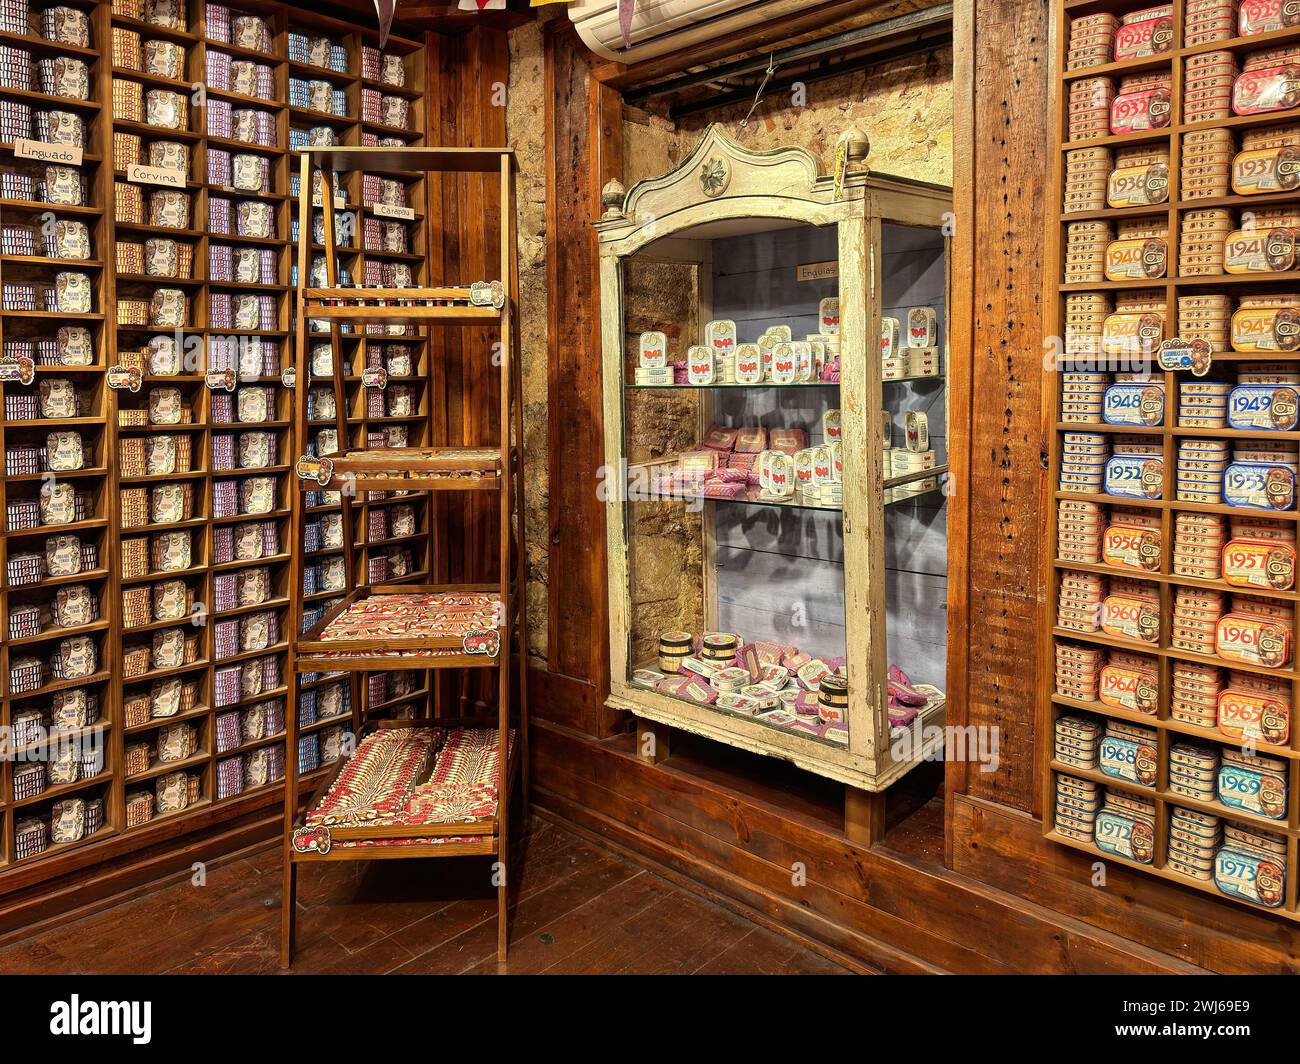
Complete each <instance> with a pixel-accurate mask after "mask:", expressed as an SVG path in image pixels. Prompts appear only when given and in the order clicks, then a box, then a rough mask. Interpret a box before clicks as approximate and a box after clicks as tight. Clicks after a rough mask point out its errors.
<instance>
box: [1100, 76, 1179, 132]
mask: <svg viewBox="0 0 1300 1064" xmlns="http://www.w3.org/2000/svg"><path fill="white" fill-rule="evenodd" d="M1171 101H1172V97H1171V96H1170V93H1169V90H1168V89H1166V88H1163V87H1158V88H1153V89H1136V90H1134V91H1133V92H1121V93H1120V94H1119V95H1118V96H1116V97H1115V99H1114V100H1113V101H1112V102H1111V105H1110V131H1111V133H1114V134H1117V135H1118V134H1120V133H1140V132H1142V131H1143V130H1147V129H1163V128H1164V127H1165V126H1167V125H1169V118H1170V113H1171V110H1172V108H1171Z"/></svg>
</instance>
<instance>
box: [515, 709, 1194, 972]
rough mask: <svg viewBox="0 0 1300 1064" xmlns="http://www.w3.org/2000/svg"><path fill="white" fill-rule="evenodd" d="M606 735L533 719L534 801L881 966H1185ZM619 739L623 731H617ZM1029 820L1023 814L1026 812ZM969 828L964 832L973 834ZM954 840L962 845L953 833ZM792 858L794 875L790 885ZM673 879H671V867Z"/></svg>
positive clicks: (708, 889) (1165, 953)
mask: <svg viewBox="0 0 1300 1064" xmlns="http://www.w3.org/2000/svg"><path fill="white" fill-rule="evenodd" d="M619 745H620V744H619V742H618V741H617V740H614V741H607V742H598V741H596V740H593V739H591V738H590V737H589V736H586V735H582V734H579V733H575V732H573V731H571V730H568V729H564V728H560V727H557V726H555V725H552V724H546V723H538V724H537V725H536V726H535V727H534V729H533V740H532V746H533V751H534V760H535V766H534V771H533V778H534V780H535V781H536V785H535V788H534V794H533V800H534V806H535V808H536V809H538V810H539V811H540V812H543V813H545V814H548V815H550V816H552V817H555V818H557V819H558V820H559V821H560V822H562V823H565V824H567V825H569V826H572V827H575V828H578V829H581V830H583V831H584V832H586V833H588V834H589V835H590V836H591V837H593V838H594V839H596V840H598V841H600V842H602V843H604V844H606V845H612V846H614V847H616V848H621V849H623V850H625V851H627V852H629V853H630V854H632V855H635V856H636V857H637V858H638V859H641V860H646V861H649V862H652V863H653V864H654V865H656V866H657V867H659V868H662V869H667V870H668V871H670V872H672V873H673V874H674V875H675V876H677V877H681V878H682V879H686V880H690V881H691V882H693V883H694V884H695V885H696V889H699V890H702V891H703V892H704V893H705V894H706V896H709V897H713V898H715V899H718V900H721V899H724V898H725V899H728V900H729V903H730V904H732V905H733V907H737V911H741V912H744V913H745V914H746V915H748V916H751V917H753V918H755V919H761V920H762V921H763V922H764V923H767V924H768V925H769V926H772V927H774V928H776V929H778V930H782V931H784V932H786V933H793V934H794V935H796V936H800V937H802V938H803V939H805V940H808V941H816V942H818V943H820V944H821V946H822V948H823V949H827V950H830V951H832V952H829V953H827V956H836V955H838V956H842V957H848V958H853V959H855V960H856V961H857V962H858V966H859V967H861V968H871V969H878V970H881V971H886V972H920V971H926V972H933V971H946V972H961V973H989V974H993V973H1001V974H1012V973H1033V974H1057V973H1078V974H1084V973H1095V974H1101V973H1107V974H1113V973H1142V974H1164V973H1168V974H1190V973H1194V972H1204V971H1205V970H1206V969H1205V968H1204V967H1200V966H1197V965H1195V964H1193V963H1191V962H1189V961H1188V960H1187V959H1186V958H1184V957H1182V956H1179V955H1178V954H1177V952H1176V951H1175V950H1174V949H1173V948H1172V947H1173V946H1174V945H1176V944H1175V943H1173V942H1172V941H1171V942H1170V943H1169V945H1168V947H1166V948H1163V949H1161V948H1155V947H1154V946H1152V945H1151V944H1150V943H1146V942H1141V941H1138V942H1134V941H1130V940H1129V939H1128V938H1127V936H1126V935H1125V934H1124V932H1123V930H1122V929H1121V928H1118V927H1116V928H1107V927H1100V926H1094V925H1092V924H1089V923H1087V922H1085V921H1084V920H1081V919H1077V918H1075V916H1073V915H1069V914H1067V913H1066V912H1061V911H1053V910H1052V909H1050V908H1047V907H1046V906H1045V905H1042V904H1038V903H1037V902H1036V901H1035V900H1033V899H1032V898H1028V897H1025V896H1018V895H1017V894H1014V893H1010V892H1007V891H1004V890H1000V889H998V888H997V887H996V886H991V885H989V884H988V883H986V882H980V881H979V880H978V879H976V878H973V877H971V876H969V875H964V874H962V873H961V871H960V870H959V871H950V870H948V869H945V868H943V867H941V866H939V865H937V864H929V863H923V862H918V861H914V860H912V859H910V858H908V857H907V856H905V855H903V854H901V853H896V852H893V851H891V850H890V849H889V846H888V842H886V844H885V845H884V846H881V847H874V848H863V847H859V846H855V845H853V844H852V843H851V842H849V841H848V840H847V839H846V838H845V837H844V835H843V832H842V831H839V832H837V831H835V830H833V829H831V828H828V827H827V826H826V825H825V824H820V823H817V822H816V821H815V820H812V819H811V818H807V817H802V816H800V815H799V814H798V813H797V812H791V813H783V812H782V811H781V810H780V809H778V808H776V807H774V806H772V805H771V804H770V803H764V802H763V801H761V800H759V799H756V798H754V797H753V796H751V795H747V794H745V793H743V792H742V791H740V790H735V789H729V788H728V787H727V786H726V785H725V783H723V782H720V781H719V780H717V779H706V778H703V777H701V776H698V775H692V774H689V773H687V772H684V771H682V770H681V769H679V768H675V767H674V765H673V760H672V759H671V758H670V759H669V760H668V761H667V762H664V763H663V764H659V765H648V764H645V763H644V762H642V761H640V760H639V759H637V758H636V757H635V756H634V754H633V753H632V752H631V751H624V750H620V749H619ZM623 745H625V744H623ZM1031 824H1032V822H1031ZM968 841H971V842H972V844H973V841H974V840H968ZM957 845H958V847H961V846H962V845H963V842H962V840H961V839H960V838H959V839H958V840H957ZM792 868H796V869H797V871H798V872H799V874H800V876H801V877H802V882H801V883H800V884H799V885H797V886H796V885H794V883H793V880H792V872H791V870H792ZM679 881H680V880H679Z"/></svg>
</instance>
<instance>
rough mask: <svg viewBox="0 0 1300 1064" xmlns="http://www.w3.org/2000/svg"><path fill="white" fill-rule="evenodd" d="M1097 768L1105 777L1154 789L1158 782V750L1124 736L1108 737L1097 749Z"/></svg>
mask: <svg viewBox="0 0 1300 1064" xmlns="http://www.w3.org/2000/svg"><path fill="white" fill-rule="evenodd" d="M1097 766H1098V768H1099V769H1100V770H1101V773H1102V775H1103V776H1110V777H1111V778H1112V779H1117V780H1127V781H1128V782H1129V783H1136V784H1137V785H1139V786H1141V787H1152V786H1154V785H1155V782H1156V748H1155V747H1154V746H1151V745H1149V744H1147V743H1142V742H1138V741H1136V740H1134V739H1126V738H1124V737H1123V736H1119V735H1107V736H1104V737H1103V738H1102V740H1101V743H1100V744H1099V746H1098V748H1097Z"/></svg>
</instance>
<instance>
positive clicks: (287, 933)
mask: <svg viewBox="0 0 1300 1064" xmlns="http://www.w3.org/2000/svg"><path fill="white" fill-rule="evenodd" d="M280 906H281V913H280V967H281V968H288V967H289V965H291V964H292V963H293V947H294V938H295V937H296V935H297V932H298V866H297V865H296V864H294V862H293V859H292V858H291V857H290V856H289V855H288V853H286V854H285V855H284V883H283V886H282V889H281V891H280Z"/></svg>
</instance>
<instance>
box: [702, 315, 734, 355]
mask: <svg viewBox="0 0 1300 1064" xmlns="http://www.w3.org/2000/svg"><path fill="white" fill-rule="evenodd" d="M704 342H705V343H706V344H708V345H709V346H710V347H712V348H713V350H714V351H715V352H716V353H717V354H719V355H730V354H731V353H732V352H734V351H735V350H736V323H735V322H734V321H729V320H726V319H719V320H717V321H711V322H709V324H708V325H706V326H705V327H704Z"/></svg>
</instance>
